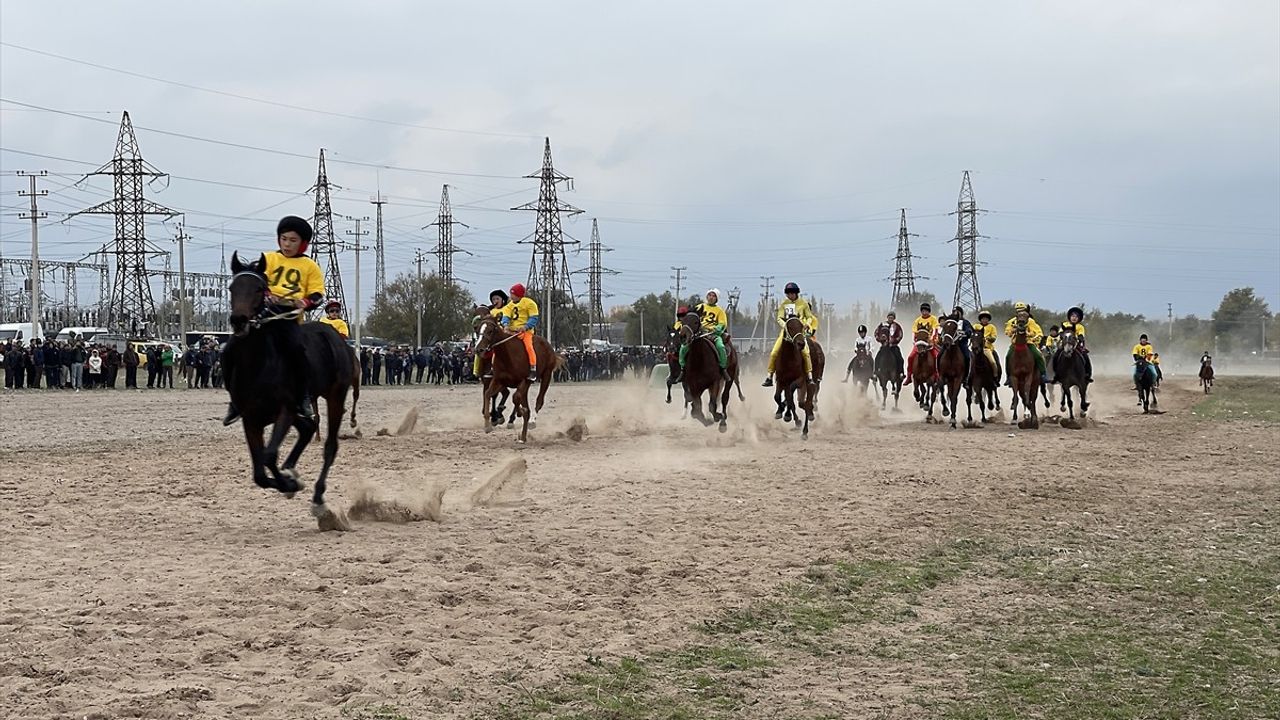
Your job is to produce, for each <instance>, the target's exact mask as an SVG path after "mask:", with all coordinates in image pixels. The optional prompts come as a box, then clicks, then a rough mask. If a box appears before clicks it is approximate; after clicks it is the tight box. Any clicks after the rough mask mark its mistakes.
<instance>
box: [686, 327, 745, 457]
mask: <svg viewBox="0 0 1280 720" xmlns="http://www.w3.org/2000/svg"><path fill="white" fill-rule="evenodd" d="M701 329H702V320H701V318H699V317H698V314H697V313H695V312H691V313H689V314H687V315H685V316H684V319H683V320H681V322H680V341H681V343H683V344H685V345H688V346H689V349H688V350H687V351H686V355H685V367H684V377H683V379H682V383H683V385H684V397H685V402H687V403H689V404H690V405H691V406H692V409H691V410H690V411H689V412H690V414H691V415H692V416H693V418H694V419H695V420H697V421H698V422H701V423H702V424H703V425H710V424H711V423H713V422H719V423H720V432H725V431H726V430H728V429H729V425H728V412H729V410H728V408H729V394H730V393H731V392H732V389H733V386H734V385H735V384H736V383H737V379H738V351H737V350H735V349H734V347H733V345H731V344H730V343H729V342H727V340H728V338H726V342H725V346H726V347H725V351H726V352H727V353H728V354H729V367H728V368H727V370H726V372H727V374H728V375H729V379H728V380H727V381H726V380H725V379H724V378H722V377H721V376H720V362H719V360H718V359H717V358H716V347H715V345H714V344H713V343H712V342H711V339H710V338H709V337H708V336H707V333H704V332H701ZM704 392H705V393H709V394H708V397H707V406H708V409H709V410H710V411H711V419H710V420H708V419H707V417H706V416H705V415H703V413H702V394H703V393H704ZM738 399H739V400H743V399H744V398H743V395H742V388H741V387H739V388H738Z"/></svg>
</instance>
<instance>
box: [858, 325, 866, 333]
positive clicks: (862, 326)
mask: <svg viewBox="0 0 1280 720" xmlns="http://www.w3.org/2000/svg"><path fill="white" fill-rule="evenodd" d="M866 331H867V326H866V325H859V326H858V332H860V333H864V332H866Z"/></svg>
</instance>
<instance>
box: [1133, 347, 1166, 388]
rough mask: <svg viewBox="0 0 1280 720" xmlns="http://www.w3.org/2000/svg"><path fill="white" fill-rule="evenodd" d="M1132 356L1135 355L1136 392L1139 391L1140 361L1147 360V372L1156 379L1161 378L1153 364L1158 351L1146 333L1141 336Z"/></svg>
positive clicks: (1134, 377) (1134, 376) (1134, 383)
mask: <svg viewBox="0 0 1280 720" xmlns="http://www.w3.org/2000/svg"><path fill="white" fill-rule="evenodd" d="M1131 354H1132V355H1133V363H1134V370H1133V385H1134V389H1135V390H1136V389H1137V385H1138V361H1139V360H1146V361H1147V363H1148V365H1147V372H1149V373H1151V374H1153V375H1155V376H1156V378H1157V379H1159V377H1160V375H1159V370H1158V368H1157V367H1156V366H1155V364H1154V363H1153V361H1154V360H1155V356H1156V349H1155V348H1154V347H1152V346H1151V341H1150V340H1148V339H1147V335H1146V333H1143V334H1142V335H1141V336H1139V337H1138V344H1137V345H1134V346H1133V351H1132V353H1131Z"/></svg>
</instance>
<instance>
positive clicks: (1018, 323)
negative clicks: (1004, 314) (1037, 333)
mask: <svg viewBox="0 0 1280 720" xmlns="http://www.w3.org/2000/svg"><path fill="white" fill-rule="evenodd" d="M1013 342H1014V344H1015V345H1026V344H1027V321H1026V319H1025V318H1018V319H1016V320H1014V321H1013Z"/></svg>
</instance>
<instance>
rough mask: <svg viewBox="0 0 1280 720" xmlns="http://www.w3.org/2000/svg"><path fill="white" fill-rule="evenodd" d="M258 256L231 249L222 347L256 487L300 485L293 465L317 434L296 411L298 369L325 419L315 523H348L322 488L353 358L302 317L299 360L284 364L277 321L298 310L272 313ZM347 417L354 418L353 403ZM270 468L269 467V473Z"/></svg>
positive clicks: (354, 373)
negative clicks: (292, 434)
mask: <svg viewBox="0 0 1280 720" xmlns="http://www.w3.org/2000/svg"><path fill="white" fill-rule="evenodd" d="M266 266H267V260H266V257H265V256H259V258H258V259H257V260H256V261H254V262H252V263H249V264H247V265H246V264H244V263H242V262H241V261H240V258H239V256H238V255H237V254H235V253H232V255H231V272H232V277H231V283H230V285H229V287H228V290H229V291H230V296H231V300H230V307H231V313H230V315H231V316H230V322H231V328H232V338H231V340H230V341H229V342H228V343H227V346H226V348H225V349H224V350H223V356H222V362H223V369H224V373H225V375H224V382H225V384H226V388H227V392H228V393H229V394H230V395H231V400H232V402H233V403H235V406H236V408H237V409H238V410H239V411H240V424H241V426H242V427H243V429H244V437H245V441H246V443H248V446H249V460H250V463H251V465H252V468H253V482H254V483H255V484H256V485H258V487H262V488H274V489H275V490H278V491H279V492H281V493H283V494H284V495H285V497H293V495H294V494H295V493H297V492H299V491H300V490H301V489H302V484H301V483H300V482H299V476H298V472H297V470H296V469H295V467H296V465H297V463H298V458H299V457H301V455H302V452H303V451H304V450H306V448H307V445H308V444H309V443H310V442H311V439H312V438H313V437H314V436H315V434H316V430H317V427H316V423H315V422H313V421H310V420H304V419H302V418H299V417H297V416H296V415H295V409H296V408H297V404H298V400H299V399H298V398H297V397H295V394H294V393H295V390H294V381H293V379H292V378H293V377H294V374H295V373H303V374H305V376H306V382H307V384H308V389H309V391H310V394H311V397H312V398H313V400H312V406H313V410H318V405H317V402H316V401H317V399H318V398H324V401H325V411H326V416H327V417H326V422H325V442H324V465H323V466H322V467H321V469H320V474H319V476H318V477H317V478H316V484H315V488H314V491H313V493H312V496H311V513H312V515H314V516H315V517H316V518H317V519H318V520H319V521H320V526H321V529H347V528H346V525H345V522H343V521H342V520H341V519H340V518H339V516H337V515H335V514H334V513H333V512H332V511H331V510H329V509H328V508H327V507H326V506H325V503H324V493H325V489H326V487H327V485H326V483H327V480H328V477H329V469H330V468H331V467H332V466H333V461H334V458H335V457H337V455H338V429H339V427H340V426H341V424H342V416H343V415H344V414H345V409H344V407H343V405H344V404H345V403H346V399H347V392H348V391H349V390H351V387H352V383H353V378H358V377H359V370H358V363H356V362H355V355H354V353H352V352H351V348H349V347H347V345H346V343H344V342H343V341H342V337H341V336H340V335H338V333H337V331H335V330H334V329H333V328H332V327H329V326H328V325H325V324H323V323H306V324H303V325H302V326H301V327H299V328H298V330H299V335H300V339H301V342H302V344H303V347H304V348H305V350H304V354H305V357H306V367H302V368H296V367H293V368H291V367H287V366H286V362H287V360H286V359H287V358H288V357H289V354H290V350H289V349H288V348H286V347H284V346H283V342H285V341H286V340H287V338H288V335H287V334H286V332H285V331H286V329H287V328H286V326H285V325H284V323H292V322H295V318H296V317H297V314H298V313H299V312H301V311H287V312H280V313H276V312H273V310H272V309H271V308H270V307H269V306H268V305H267V301H266V300H267V297H268V296H269V291H268V284H267V277H266V274H265V273H266ZM352 410H353V413H352V423H353V424H354V422H355V416H354V407H353V408H352ZM267 425H272V426H273V427H272V430H271V437H270V439H269V440H268V441H267V444H266V446H265V447H264V446H263V441H262V433H263V430H264V429H265V428H266V426H267ZM290 427H292V428H294V429H296V430H297V431H298V440H297V442H295V443H294V445H293V448H292V449H291V450H290V451H289V455H288V457H286V458H285V461H284V464H283V465H278V464H277V462H278V457H279V451H280V444H281V443H282V442H283V441H284V436H285V434H286V433H287V432H288V431H289V428H290ZM268 471H270V475H268Z"/></svg>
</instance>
